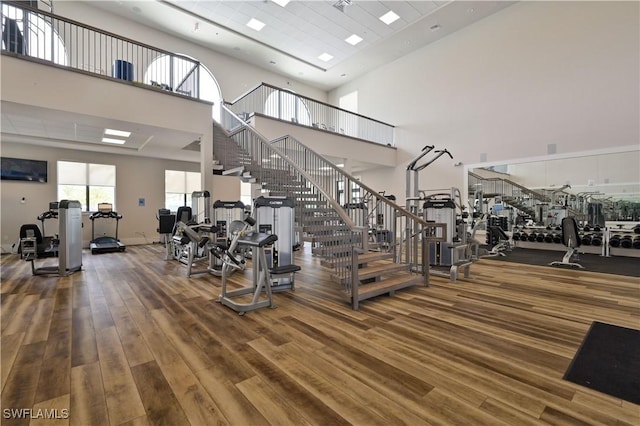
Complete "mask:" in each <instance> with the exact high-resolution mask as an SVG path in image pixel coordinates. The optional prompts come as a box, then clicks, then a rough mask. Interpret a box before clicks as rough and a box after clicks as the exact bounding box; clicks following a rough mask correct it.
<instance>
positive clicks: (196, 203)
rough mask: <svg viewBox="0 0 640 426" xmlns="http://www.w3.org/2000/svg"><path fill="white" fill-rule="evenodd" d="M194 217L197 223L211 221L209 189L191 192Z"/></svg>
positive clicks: (192, 218)
mask: <svg viewBox="0 0 640 426" xmlns="http://www.w3.org/2000/svg"><path fill="white" fill-rule="evenodd" d="M191 209H192V217H191V220H193V221H194V222H195V223H211V195H210V194H209V191H194V192H192V193H191Z"/></svg>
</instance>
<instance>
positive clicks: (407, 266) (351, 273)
mask: <svg viewBox="0 0 640 426" xmlns="http://www.w3.org/2000/svg"><path fill="white" fill-rule="evenodd" d="M222 109H223V111H222V124H219V123H215V122H214V132H213V134H214V143H213V147H214V158H215V159H216V161H217V162H218V164H219V165H221V167H220V166H218V167H217V168H218V169H219V170H214V173H218V174H223V175H236V176H238V177H239V178H240V179H242V180H243V181H246V182H252V183H256V184H258V185H260V188H261V193H262V195H268V196H283V197H288V198H291V199H293V200H295V206H296V207H295V227H296V230H297V232H300V233H301V234H302V236H303V239H304V241H305V242H307V243H309V244H310V245H311V249H312V252H313V254H314V255H315V256H318V257H319V258H320V259H321V265H322V266H323V267H325V268H329V269H330V270H331V276H332V277H333V278H334V280H335V282H337V283H339V284H341V285H342V286H343V289H344V294H345V300H346V301H347V302H348V303H350V304H351V305H352V307H353V309H358V307H359V303H360V302H361V301H363V300H366V299H369V298H372V297H375V296H379V295H383V294H389V295H392V294H393V293H394V292H395V291H397V290H400V289H403V288H407V287H410V286H415V285H417V284H423V285H427V284H428V282H427V277H428V268H425V267H424V262H423V256H422V255H423V254H425V253H427V252H426V250H427V247H428V244H426V242H427V241H429V240H431V239H433V240H437V236H438V235H445V234H446V232H444V230H443V227H444V225H441V224H431V223H427V222H425V221H424V220H423V219H422V218H420V217H417V216H415V215H412V214H411V213H410V212H408V211H406V210H405V209H403V208H402V207H400V206H398V205H396V204H395V203H394V202H393V201H391V200H388V199H387V198H386V197H385V196H384V195H382V194H379V193H377V192H376V191H373V190H372V189H371V188H368V187H367V186H366V185H363V184H362V183H360V182H358V181H357V180H356V179H355V178H354V177H353V176H351V175H349V174H347V173H345V172H344V171H343V170H342V169H340V168H339V167H336V166H335V165H334V164H333V163H331V162H329V161H328V160H326V159H324V158H323V157H322V156H320V155H319V154H317V153H315V152H313V151H311V150H310V149H309V148H307V147H306V146H304V145H303V144H301V143H300V142H298V141H297V140H295V139H293V138H291V137H289V136H287V137H283V138H280V139H276V140H275V141H268V140H266V138H264V137H263V136H261V135H260V134H259V133H258V132H257V131H256V130H255V129H254V128H252V127H251V126H249V125H248V124H246V123H245V122H243V121H242V120H241V119H240V118H239V117H237V116H236V115H235V114H233V112H231V111H230V110H229V109H227V108H226V107H225V106H223V107H222ZM338 183H341V185H338ZM339 186H341V187H342V190H340V189H339ZM354 189H356V190H357V191H353V190H354ZM354 192H355V193H358V194H360V195H361V196H360V198H359V199H357V200H353V199H341V198H344V195H343V194H352V193H354ZM338 200H341V201H340V202H339V201H338ZM345 206H348V207H345ZM374 218H375V220H373V219H374ZM423 236H424V237H423Z"/></svg>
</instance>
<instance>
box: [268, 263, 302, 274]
mask: <svg viewBox="0 0 640 426" xmlns="http://www.w3.org/2000/svg"><path fill="white" fill-rule="evenodd" d="M300 269H302V268H300V267H299V266H298V265H279V266H276V267H275V268H272V269H270V270H269V271H270V272H271V275H283V274H291V273H293V272H298V271H299V270H300Z"/></svg>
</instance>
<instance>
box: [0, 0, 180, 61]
mask: <svg viewBox="0 0 640 426" xmlns="http://www.w3.org/2000/svg"><path fill="white" fill-rule="evenodd" d="M1 4H7V5H11V6H13V7H15V8H17V9H24V10H28V11H29V12H32V13H35V14H38V15H44V16H47V17H49V18H51V19H55V20H57V21H62V22H66V23H68V24H73V25H75V26H78V27H82V28H84V29H86V30H90V31H94V32H97V33H100V34H102V35H107V36H110V37H113V38H117V39H119V40H122V41H125V42H127V43H131V44H135V45H136V46H140V47H144V48H146V49H149V50H155V51H156V52H160V53H163V54H165V55H171V56H174V57H180V58H183V59H185V60H187V61H189V62H193V59H191V58H189V57H188V56H184V55H180V54H179V53H173V52H170V51H168V50H164V49H161V48H158V47H155V46H151V45H149V44H145V43H142V42H139V41H136V40H133V39H130V38H127V37H124V36H122V35H119V34H115V33H112V32H109V31H106V30H102V29H99V28H96V27H92V26H90V25H87V24H83V23H82V22H78V21H75V20H73V19H70V18H65V17H62V16H58V15H55V14H53V13H50V12H46V11H44V10H40V9H37V8H34V7H31V6H29V5H27V4H25V3H24V2H20V1H14V0H0V5H1Z"/></svg>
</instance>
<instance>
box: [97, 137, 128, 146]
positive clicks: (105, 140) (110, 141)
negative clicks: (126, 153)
mask: <svg viewBox="0 0 640 426" xmlns="http://www.w3.org/2000/svg"><path fill="white" fill-rule="evenodd" d="M102 142H104V143H112V144H115V145H124V143H125V141H123V140H122V139H113V138H102Z"/></svg>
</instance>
